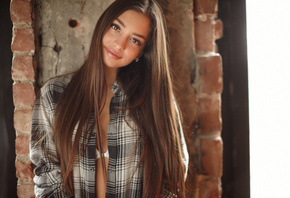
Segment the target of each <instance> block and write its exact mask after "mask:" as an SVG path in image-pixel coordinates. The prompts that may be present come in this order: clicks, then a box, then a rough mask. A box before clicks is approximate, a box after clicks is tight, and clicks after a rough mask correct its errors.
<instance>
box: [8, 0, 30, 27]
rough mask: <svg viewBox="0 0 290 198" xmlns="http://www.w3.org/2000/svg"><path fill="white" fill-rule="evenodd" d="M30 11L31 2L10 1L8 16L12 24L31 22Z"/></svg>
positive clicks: (22, 0) (25, 0)
mask: <svg viewBox="0 0 290 198" xmlns="http://www.w3.org/2000/svg"><path fill="white" fill-rule="evenodd" d="M31 10H32V9H31V0H11V4H10V14H11V20H12V22H13V23H19V22H31V21H32V19H31Z"/></svg>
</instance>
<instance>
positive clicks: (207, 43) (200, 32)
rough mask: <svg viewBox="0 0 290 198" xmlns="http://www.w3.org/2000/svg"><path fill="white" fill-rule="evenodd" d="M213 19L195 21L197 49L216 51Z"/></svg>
mask: <svg viewBox="0 0 290 198" xmlns="http://www.w3.org/2000/svg"><path fill="white" fill-rule="evenodd" d="M213 23H214V22H213V20H211V19H207V20H206V21H200V20H196V21H195V22H194V25H195V26H194V31H195V47H196V50H197V51H209V52H212V51H214V43H215V39H214V24H213Z"/></svg>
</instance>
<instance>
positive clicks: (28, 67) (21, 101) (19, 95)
mask: <svg viewBox="0 0 290 198" xmlns="http://www.w3.org/2000/svg"><path fill="white" fill-rule="evenodd" d="M10 14H11V20H12V23H13V36H12V43H11V49H12V52H13V61H12V70H11V71H12V79H13V81H14V83H13V102H14V106H15V110H14V128H15V131H16V140H15V150H16V160H15V166H16V176H17V178H18V187H17V194H18V197H25V198H27V197H34V193H33V187H34V185H33V181H32V178H33V172H32V166H31V162H30V160H29V138H30V135H29V134H30V121H31V115H32V107H33V103H34V100H35V92H34V82H35V68H34V64H33V55H34V51H35V46H34V32H33V28H32V17H31V16H32V9H31V2H30V0H12V1H11V4H10Z"/></svg>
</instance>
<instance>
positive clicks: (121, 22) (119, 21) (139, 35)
mask: <svg viewBox="0 0 290 198" xmlns="http://www.w3.org/2000/svg"><path fill="white" fill-rule="evenodd" d="M116 21H118V23H120V24H121V25H122V26H123V27H124V28H126V25H125V24H124V23H123V21H121V20H120V19H118V18H117V19H116ZM133 34H134V35H135V36H138V37H140V38H143V39H144V40H146V39H145V36H143V35H141V34H138V33H133Z"/></svg>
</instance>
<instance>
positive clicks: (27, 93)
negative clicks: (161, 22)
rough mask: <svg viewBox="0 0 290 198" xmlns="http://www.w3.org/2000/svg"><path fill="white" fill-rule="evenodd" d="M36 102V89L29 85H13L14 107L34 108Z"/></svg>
mask: <svg viewBox="0 0 290 198" xmlns="http://www.w3.org/2000/svg"><path fill="white" fill-rule="evenodd" d="M34 100H35V93H34V87H33V85H31V84H28V83H16V84H14V85H13V102H14V106H16V107H21V106H33V104H34Z"/></svg>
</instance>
